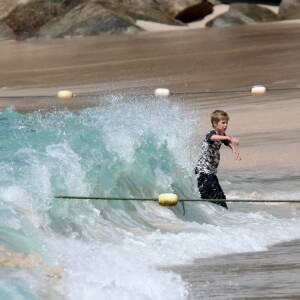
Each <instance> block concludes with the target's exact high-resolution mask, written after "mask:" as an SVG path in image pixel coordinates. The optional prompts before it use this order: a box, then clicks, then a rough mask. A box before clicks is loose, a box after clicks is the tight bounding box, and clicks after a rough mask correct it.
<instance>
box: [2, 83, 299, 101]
mask: <svg viewBox="0 0 300 300" xmlns="http://www.w3.org/2000/svg"><path fill="white" fill-rule="evenodd" d="M293 90H300V87H287V88H267V87H265V86H263V85H255V86H253V87H251V88H250V89H230V90H200V91H194V92H171V91H170V90H169V89H167V88H157V89H155V90H154V93H153V94H154V96H156V97H169V96H182V95H185V96H189V95H201V94H226V93H227V94H228V93H229V94H230V93H248V94H251V95H252V96H264V95H266V94H267V92H284V91H293ZM138 95H149V93H144V94H143V93H139V94H138ZM76 96H78V97H93V96H99V92H98V93H97V92H94V93H79V94H75V93H73V92H72V91H68V90H62V91H59V92H58V93H57V94H56V95H26V96H23V95H18V96H17V95H15V96H14V95H8V96H0V99H1V98H3V99H10V98H23V99H24V98H51V97H56V98H58V99H60V100H72V99H73V98H74V97H76Z"/></svg>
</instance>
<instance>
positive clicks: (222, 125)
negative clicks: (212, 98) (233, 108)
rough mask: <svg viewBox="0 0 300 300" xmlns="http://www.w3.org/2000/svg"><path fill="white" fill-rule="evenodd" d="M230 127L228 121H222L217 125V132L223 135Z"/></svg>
mask: <svg viewBox="0 0 300 300" xmlns="http://www.w3.org/2000/svg"><path fill="white" fill-rule="evenodd" d="M227 127H228V120H227V119H221V120H219V122H218V123H215V127H214V128H215V130H216V132H217V133H219V134H222V133H224V132H225V131H226V129H227Z"/></svg>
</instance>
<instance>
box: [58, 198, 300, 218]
mask: <svg viewBox="0 0 300 300" xmlns="http://www.w3.org/2000/svg"><path fill="white" fill-rule="evenodd" d="M54 198H55V199H61V200H103V201H143V202H148V201H154V202H158V204H159V205H161V206H176V205H177V204H178V202H181V203H182V208H183V215H185V207H184V203H185V202H212V203H214V202H218V203H219V202H222V201H226V202H229V203H230V202H234V203H237V202H243V203H300V200H270V199H262V200H254V199H178V196H177V195H176V194H172V193H164V194H160V195H159V196H158V198H123V197H93V196H55V197H54Z"/></svg>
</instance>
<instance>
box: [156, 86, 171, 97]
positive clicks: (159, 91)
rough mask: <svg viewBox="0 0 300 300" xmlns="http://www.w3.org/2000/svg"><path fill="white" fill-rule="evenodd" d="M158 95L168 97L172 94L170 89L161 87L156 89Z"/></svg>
mask: <svg viewBox="0 0 300 300" xmlns="http://www.w3.org/2000/svg"><path fill="white" fill-rule="evenodd" d="M154 94H155V96H156V97H167V96H169V95H170V90H168V89H163V88H159V89H156V90H155V91H154Z"/></svg>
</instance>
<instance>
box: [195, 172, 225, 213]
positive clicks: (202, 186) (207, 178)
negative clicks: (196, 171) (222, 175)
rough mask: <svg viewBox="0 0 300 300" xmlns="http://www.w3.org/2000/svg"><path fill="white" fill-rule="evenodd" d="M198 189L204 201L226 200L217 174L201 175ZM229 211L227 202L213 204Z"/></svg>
mask: <svg viewBox="0 0 300 300" xmlns="http://www.w3.org/2000/svg"><path fill="white" fill-rule="evenodd" d="M198 189H199V192H200V195H201V198H202V199H226V196H225V194H224V192H223V190H222V188H221V186H220V184H219V180H218V177H217V176H216V175H215V174H205V173H200V175H199V177H198ZM213 203H215V204H217V205H220V206H222V207H224V208H226V209H228V207H227V204H226V202H225V201H220V202H213Z"/></svg>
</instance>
